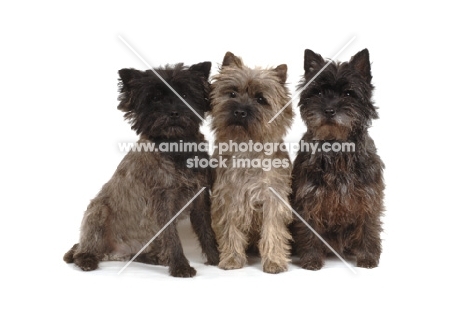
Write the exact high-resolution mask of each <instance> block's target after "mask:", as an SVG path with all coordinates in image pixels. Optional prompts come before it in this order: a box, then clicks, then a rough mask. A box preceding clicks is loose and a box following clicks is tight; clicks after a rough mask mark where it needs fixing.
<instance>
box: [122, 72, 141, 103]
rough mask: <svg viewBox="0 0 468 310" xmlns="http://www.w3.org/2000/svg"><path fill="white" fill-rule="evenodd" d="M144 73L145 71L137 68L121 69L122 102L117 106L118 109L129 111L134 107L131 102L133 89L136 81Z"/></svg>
mask: <svg viewBox="0 0 468 310" xmlns="http://www.w3.org/2000/svg"><path fill="white" fill-rule="evenodd" d="M142 75H143V72H141V71H139V70H136V69H121V70H119V77H120V79H119V86H120V95H119V100H120V104H119V105H118V106H117V109H119V110H120V111H123V112H129V111H131V110H132V109H133V104H132V102H131V90H132V87H133V84H134V81H135V80H138V79H139V78H141V77H142Z"/></svg>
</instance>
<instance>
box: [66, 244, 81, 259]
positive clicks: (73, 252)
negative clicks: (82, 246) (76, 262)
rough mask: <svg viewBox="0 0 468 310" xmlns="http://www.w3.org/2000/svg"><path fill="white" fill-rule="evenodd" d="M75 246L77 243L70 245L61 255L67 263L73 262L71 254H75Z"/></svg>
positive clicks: (76, 246)
mask: <svg viewBox="0 0 468 310" xmlns="http://www.w3.org/2000/svg"><path fill="white" fill-rule="evenodd" d="M76 248H78V243H76V244H75V245H74V246H72V248H71V249H70V250H69V251H68V252H67V253H65V255H64V256H63V260H64V261H65V262H66V263H67V264H71V263H73V255H75V251H76Z"/></svg>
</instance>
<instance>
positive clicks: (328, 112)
mask: <svg viewBox="0 0 468 310" xmlns="http://www.w3.org/2000/svg"><path fill="white" fill-rule="evenodd" d="M335 114H336V111H335V109H325V115H326V116H328V117H332V116H334V115H335Z"/></svg>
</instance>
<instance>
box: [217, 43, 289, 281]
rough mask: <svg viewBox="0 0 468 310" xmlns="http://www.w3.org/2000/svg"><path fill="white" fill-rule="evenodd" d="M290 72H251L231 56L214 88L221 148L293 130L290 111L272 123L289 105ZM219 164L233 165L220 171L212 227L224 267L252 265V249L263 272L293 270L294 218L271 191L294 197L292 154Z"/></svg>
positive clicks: (267, 139) (255, 156)
mask: <svg viewBox="0 0 468 310" xmlns="http://www.w3.org/2000/svg"><path fill="white" fill-rule="evenodd" d="M286 73H287V66H286V65H280V66H278V67H276V68H274V69H260V68H255V69H251V68H248V67H246V66H244V64H243V62H242V60H241V59H240V58H239V57H236V56H234V55H233V54H232V53H230V52H227V53H226V55H225V57H224V60H223V64H222V67H221V69H220V72H219V74H218V75H216V76H215V77H214V78H213V81H214V82H213V83H212V92H211V99H212V112H211V114H212V117H213V120H212V129H213V130H214V134H215V138H216V143H220V142H227V141H229V140H232V141H235V142H237V143H241V142H248V141H249V140H252V141H253V142H254V143H255V142H261V143H265V142H278V143H281V142H282V141H283V140H282V138H283V136H284V135H285V134H286V131H287V129H288V128H289V127H290V125H291V122H292V117H293V112H292V108H291V106H289V107H287V108H286V109H285V110H284V111H283V112H282V114H280V115H279V116H278V117H277V118H276V119H275V120H274V121H273V122H272V123H271V124H269V123H268V121H269V120H270V119H271V118H272V117H273V116H274V115H275V114H276V113H277V112H278V111H279V110H280V109H281V108H282V107H284V105H285V104H286V103H287V102H288V101H289V99H290V98H289V93H288V90H287V88H286V86H285V82H286ZM234 157H235V158H236V159H239V158H242V159H249V160H253V159H257V160H263V159H280V160H285V161H286V162H287V165H283V166H282V167H280V168H271V170H269V171H265V170H263V169H262V168H252V167H250V168H248V167H246V168H234V167H233V160H234ZM213 158H219V159H221V158H224V159H227V168H223V167H218V168H217V169H216V179H215V182H214V184H213V194H212V221H213V228H214V231H215V234H216V237H217V241H218V244H219V249H220V263H219V267H220V268H222V269H237V268H242V267H243V266H244V265H245V264H246V262H247V256H246V249H247V248H249V247H250V248H252V249H256V250H258V251H259V253H260V256H261V258H262V265H263V270H264V271H265V272H268V273H279V272H282V271H285V270H287V263H288V261H289V251H290V246H289V242H290V239H291V236H290V233H289V231H288V229H287V225H288V224H289V223H290V222H291V221H292V212H291V210H290V209H289V208H288V207H287V206H285V205H284V204H283V203H282V202H281V201H280V200H279V199H278V197H276V196H275V195H274V194H273V193H272V192H271V191H270V190H269V188H268V187H269V186H271V187H272V188H274V189H275V190H276V191H277V192H278V193H279V194H280V195H281V196H282V197H283V198H284V199H287V197H288V195H289V194H290V173H291V168H292V165H291V163H290V161H289V155H288V154H287V152H281V151H278V152H276V153H273V154H272V155H269V156H268V155H266V154H264V153H263V152H250V153H249V152H240V151H236V150H230V151H229V152H227V153H223V154H221V155H220V154H219V150H216V151H215V153H214V155H213Z"/></svg>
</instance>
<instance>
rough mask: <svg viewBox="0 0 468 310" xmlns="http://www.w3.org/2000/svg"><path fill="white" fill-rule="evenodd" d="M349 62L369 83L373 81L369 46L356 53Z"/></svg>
mask: <svg viewBox="0 0 468 310" xmlns="http://www.w3.org/2000/svg"><path fill="white" fill-rule="evenodd" d="M349 64H350V65H351V66H352V67H354V68H355V69H356V70H357V71H358V72H359V73H360V74H361V76H362V77H363V78H365V79H366V81H367V83H370V82H371V80H372V74H371V64H370V61H369V51H368V50H367V48H366V49H363V50H362V51H360V52H359V53H357V54H356V55H354V56H353V57H352V58H351V60H350V61H349Z"/></svg>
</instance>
